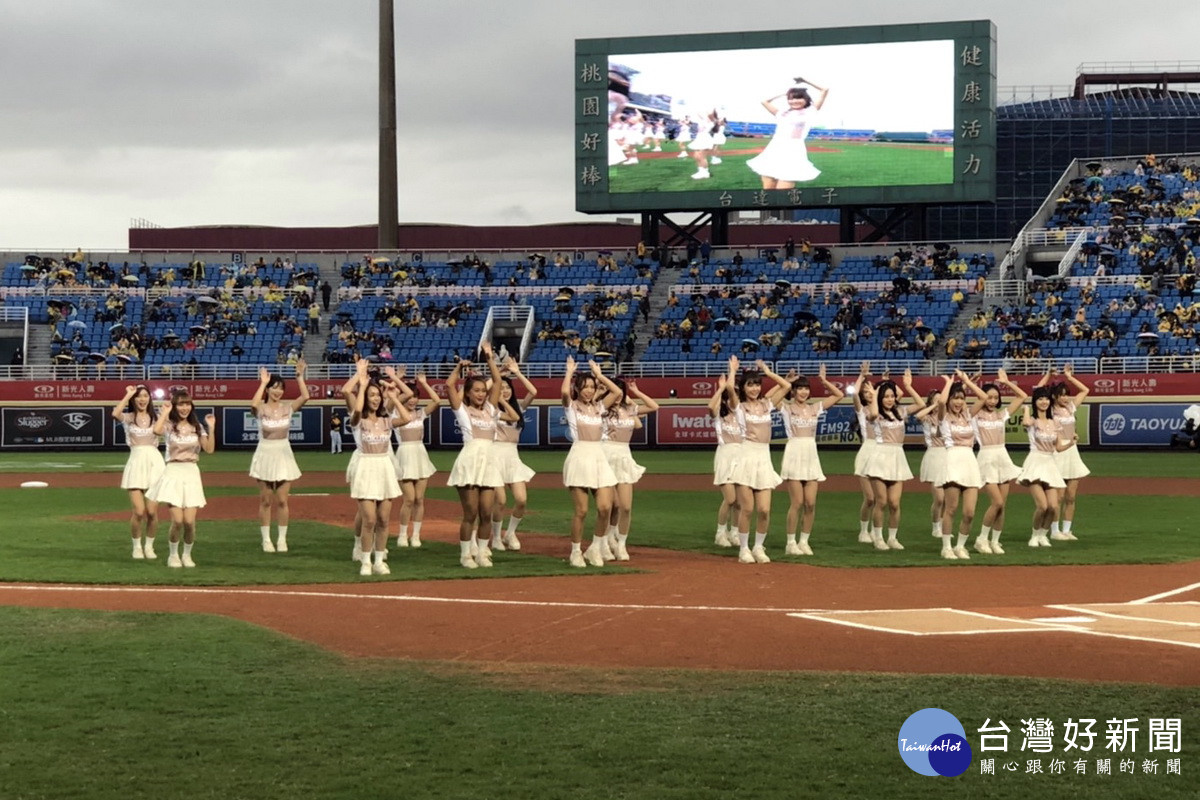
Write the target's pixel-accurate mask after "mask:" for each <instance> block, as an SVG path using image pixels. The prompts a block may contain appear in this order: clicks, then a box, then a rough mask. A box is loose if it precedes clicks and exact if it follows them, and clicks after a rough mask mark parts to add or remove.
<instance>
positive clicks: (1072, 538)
mask: <svg viewBox="0 0 1200 800" xmlns="http://www.w3.org/2000/svg"><path fill="white" fill-rule="evenodd" d="M1062 535H1063V536H1064V537H1065V538H1066V540H1067V541H1068V542H1078V541H1079V537H1078V536H1076V535H1075V534H1073V533H1071V532H1070V531H1063V532H1062Z"/></svg>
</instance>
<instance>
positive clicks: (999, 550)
mask: <svg viewBox="0 0 1200 800" xmlns="http://www.w3.org/2000/svg"><path fill="white" fill-rule="evenodd" d="M992 555H994V556H1002V555H1004V548H1003V547H1001V546H1000V543H999V542H992Z"/></svg>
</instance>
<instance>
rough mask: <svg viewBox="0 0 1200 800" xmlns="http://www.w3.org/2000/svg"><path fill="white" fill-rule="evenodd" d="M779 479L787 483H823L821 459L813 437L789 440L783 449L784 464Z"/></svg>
mask: <svg viewBox="0 0 1200 800" xmlns="http://www.w3.org/2000/svg"><path fill="white" fill-rule="evenodd" d="M779 477H781V478H783V479H784V480H785V481H823V480H825V473H824V472H822V471H821V458H820V456H818V455H817V440H816V439H814V438H813V437H811V436H798V437H793V438H791V439H788V441H787V445H786V446H785V447H784V448H783V464H782V465H781V468H780V470H779Z"/></svg>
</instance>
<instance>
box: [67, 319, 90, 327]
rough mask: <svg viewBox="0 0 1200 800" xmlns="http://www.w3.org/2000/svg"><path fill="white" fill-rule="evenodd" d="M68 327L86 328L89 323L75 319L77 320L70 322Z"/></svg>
mask: <svg viewBox="0 0 1200 800" xmlns="http://www.w3.org/2000/svg"><path fill="white" fill-rule="evenodd" d="M67 327H68V328H86V327H87V323H86V322H81V321H80V320H77V319H75V320H71V321H70V322H68V323H67Z"/></svg>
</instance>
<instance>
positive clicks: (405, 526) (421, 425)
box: [392, 372, 442, 547]
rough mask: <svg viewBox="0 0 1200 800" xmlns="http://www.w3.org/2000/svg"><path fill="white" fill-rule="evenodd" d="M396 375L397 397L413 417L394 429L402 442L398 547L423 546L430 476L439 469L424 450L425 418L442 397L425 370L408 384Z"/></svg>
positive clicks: (395, 462) (398, 467)
mask: <svg viewBox="0 0 1200 800" xmlns="http://www.w3.org/2000/svg"><path fill="white" fill-rule="evenodd" d="M394 374H395V381H396V384H397V385H398V386H399V387H401V392H400V395H399V397H398V399H399V401H400V403H401V404H402V405H403V406H404V407H405V409H407V410H408V414H409V417H410V419H409V421H408V422H406V423H405V424H403V425H401V426H400V427H398V428H396V429H395V432H396V438H397V439H399V441H400V443H399V445H398V446H397V447H396V455H395V459H394V460H393V462H392V463H393V465H394V466H395V468H396V480H398V481H400V514H399V517H400V522H399V525H400V528H399V531H398V532H397V533H396V546H397V547H420V546H421V524H422V523H423V522H424V521H425V490H426V488H428V486H429V479H430V477H432V476H433V474H434V473H435V472H437V467H435V466H434V465H433V462H432V461H431V460H430V459H429V453H428V452H427V451H426V450H425V421H426V420H428V419H429V418H430V417H431V416H433V412H434V411H436V410H437V407H438V406H439V405H441V402H442V399H441V398H440V397H438V394H437V392H435V391H434V390H433V387H432V386H430V385H429V381H428V379H427V378H426V377H425V373H424V372H419V373H417V380H416V382H415V383H412V384H408V383H405V382H404V381H403V375H402V374H401V373H399V372H396V373H394ZM418 390H420V391H421V392H423V393H424V394H425V397H426V400H425V404H424V405H421V398H420V397H419V396H418V394H417V391H418ZM410 524H411V531H410V527H409V526H410Z"/></svg>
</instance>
